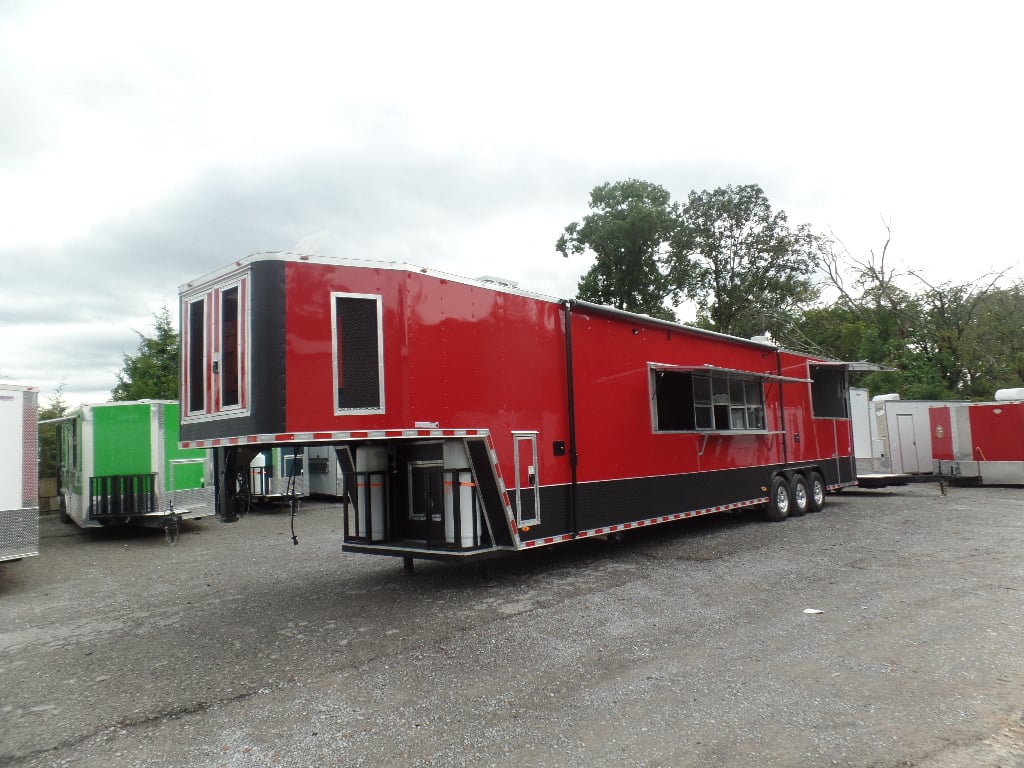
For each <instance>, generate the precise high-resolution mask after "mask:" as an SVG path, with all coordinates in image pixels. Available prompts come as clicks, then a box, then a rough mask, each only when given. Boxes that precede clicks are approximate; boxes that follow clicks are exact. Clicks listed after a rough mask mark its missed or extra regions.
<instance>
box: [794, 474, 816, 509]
mask: <svg viewBox="0 0 1024 768" xmlns="http://www.w3.org/2000/svg"><path fill="white" fill-rule="evenodd" d="M789 485H790V490H791V491H792V492H793V498H792V500H791V501H790V505H789V516H790V517H800V515H802V514H804V513H805V512H807V510H808V509H809V508H810V506H811V498H810V494H809V493H808V492H807V481H806V480H804V476H803V475H793V481H792V482H791V483H790V484H789Z"/></svg>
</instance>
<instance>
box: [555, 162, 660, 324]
mask: <svg viewBox="0 0 1024 768" xmlns="http://www.w3.org/2000/svg"><path fill="white" fill-rule="evenodd" d="M590 209H591V211H592V212H591V213H589V214H588V215H586V216H584V217H583V220H582V221H578V222H573V223H572V224H569V225H568V226H567V227H566V228H565V231H564V232H563V233H562V235H561V237H559V238H558V242H557V243H556V244H555V248H556V249H557V250H558V252H559V253H561V254H562V255H563V256H566V257H567V256H569V254H581V253H586V252H592V253H593V254H594V257H595V260H594V264H593V266H591V268H590V269H589V270H588V271H587V272H586V274H584V275H583V277H582V278H580V281H579V284H578V286H577V297H578V298H580V299H583V300H585V301H593V302H596V303H600V304H607V305H610V306H613V307H617V308H618V309H624V310H627V311H629V312H639V313H643V314H648V315H651V316H652V317H660V318H663V319H668V320H673V319H675V315H674V314H673V312H672V310H671V309H669V308H668V307H667V306H665V299H666V297H667V296H668V294H669V284H668V280H667V276H666V274H665V273H664V271H663V270H662V264H661V262H662V260H663V259H664V258H665V256H666V255H667V254H668V251H669V248H670V242H671V239H672V237H673V234H674V233H675V230H676V228H677V226H678V222H679V207H678V205H677V204H676V203H673V202H672V199H671V195H670V194H669V193H668V191H667V190H665V189H664V188H663V187H660V186H658V185H657V184H651V183H650V182H646V181H639V180H637V179H628V180H626V181H619V182H615V183H606V184H602V185H600V186H597V187H594V189H593V191H592V192H591V193H590Z"/></svg>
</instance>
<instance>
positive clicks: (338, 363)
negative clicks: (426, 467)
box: [332, 293, 384, 414]
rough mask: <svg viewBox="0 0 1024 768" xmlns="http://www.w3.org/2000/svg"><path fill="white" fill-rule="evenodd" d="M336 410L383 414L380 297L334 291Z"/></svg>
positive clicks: (339, 411) (333, 330) (333, 323)
mask: <svg viewBox="0 0 1024 768" xmlns="http://www.w3.org/2000/svg"><path fill="white" fill-rule="evenodd" d="M332 298H333V300H334V307H333V315H334V317H333V322H332V326H333V327H332V333H333V337H334V391H335V403H334V409H335V412H336V413H339V414H340V413H383V412H384V377H383V348H384V345H383V343H382V339H381V333H382V332H381V300H380V296H365V295H359V294H341V293H335V294H332Z"/></svg>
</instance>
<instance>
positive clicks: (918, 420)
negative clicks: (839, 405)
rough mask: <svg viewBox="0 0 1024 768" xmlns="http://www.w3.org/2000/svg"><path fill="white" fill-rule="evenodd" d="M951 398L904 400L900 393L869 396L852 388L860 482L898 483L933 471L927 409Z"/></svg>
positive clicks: (854, 433)
mask: <svg viewBox="0 0 1024 768" xmlns="http://www.w3.org/2000/svg"><path fill="white" fill-rule="evenodd" d="M950 404H951V403H950V402H949V401H948V400H903V399H901V398H900V396H899V395H898V394H895V393H893V394H885V395H875V396H874V397H870V395H869V393H868V391H867V390H866V389H861V388H853V387H851V388H850V418H851V420H852V423H853V447H854V455H855V457H856V461H857V480H858V484H859V485H861V486H872V487H873V486H881V485H898V484H902V483H905V482H907V481H908V480H909V479H910V478H911V477H913V476H917V475H929V474H931V473H932V450H931V438H930V434H931V432H930V427H929V423H928V410H929V409H930V408H932V407H934V406H937V405H950Z"/></svg>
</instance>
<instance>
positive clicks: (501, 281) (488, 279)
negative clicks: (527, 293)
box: [477, 275, 519, 288]
mask: <svg viewBox="0 0 1024 768" xmlns="http://www.w3.org/2000/svg"><path fill="white" fill-rule="evenodd" d="M477 280H479V281H480V282H481V283H494V284H495V285H500V286H502V287H503V288H518V287H519V283H517V282H516V281H515V280H509V279H508V278H507V277H495V276H494V275H483V276H481V277H478V278H477Z"/></svg>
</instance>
